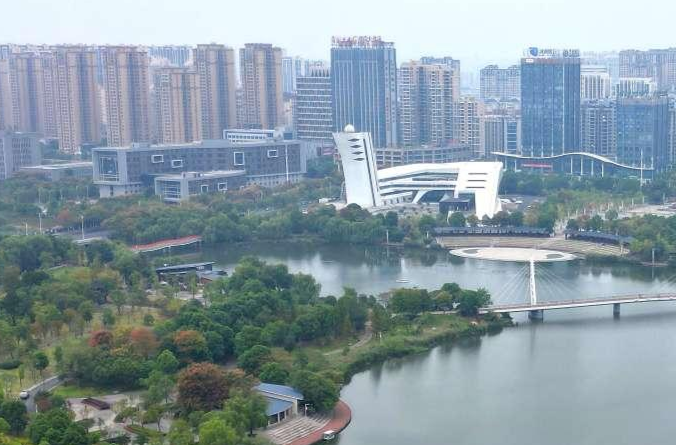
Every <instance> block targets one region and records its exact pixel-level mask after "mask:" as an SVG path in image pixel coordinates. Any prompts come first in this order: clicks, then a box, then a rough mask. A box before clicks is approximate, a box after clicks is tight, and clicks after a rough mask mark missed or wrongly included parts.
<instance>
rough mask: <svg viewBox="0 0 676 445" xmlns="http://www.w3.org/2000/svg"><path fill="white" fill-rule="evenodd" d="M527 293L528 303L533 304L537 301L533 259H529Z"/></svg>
mask: <svg viewBox="0 0 676 445" xmlns="http://www.w3.org/2000/svg"><path fill="white" fill-rule="evenodd" d="M528 293H529V295H530V304H531V306H535V305H536V304H537V303H538V294H537V290H536V289H535V259H534V258H531V259H530V277H529V280H528Z"/></svg>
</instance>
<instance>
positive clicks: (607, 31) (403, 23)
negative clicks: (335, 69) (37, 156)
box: [0, 0, 676, 69]
mask: <svg viewBox="0 0 676 445" xmlns="http://www.w3.org/2000/svg"><path fill="white" fill-rule="evenodd" d="M639 14H640V16H639ZM0 16H2V17H3V20H2V26H0V42H12V43H24V42H28V43H98V44H102V43H130V44H131V43H135V44H171V43H173V44H195V43H205V42H212V41H213V42H218V43H225V44H227V45H230V46H233V47H239V46H241V45H242V44H243V43H245V42H265V43H273V44H275V45H278V46H281V47H283V48H285V49H286V50H287V52H288V53H289V54H292V55H301V56H305V57H310V58H317V59H328V58H329V46H330V38H331V36H332V35H380V36H382V37H383V38H384V39H386V40H392V41H394V42H395V44H396V48H397V58H398V60H399V61H403V60H406V59H411V58H418V57H420V56H422V55H434V56H445V55H448V56H452V57H455V58H459V59H461V61H462V62H463V67H464V68H466V69H469V68H476V67H478V66H481V65H483V64H485V63H488V62H498V63H500V64H506V63H510V62H512V61H516V60H517V59H518V58H519V57H520V55H521V52H522V50H523V49H524V48H526V47H528V46H540V47H569V48H573V47H576V48H580V49H581V50H583V51H584V50H604V49H622V48H630V47H631V48H638V49H643V48H651V47H652V48H655V47H668V46H670V45H671V46H676V32H675V31H674V18H675V17H676V1H673V0H642V1H640V2H636V1H631V2H630V1H629V0H511V1H509V0H389V1H386V0H379V1H372V0H332V1H326V0H314V1H312V0H0Z"/></svg>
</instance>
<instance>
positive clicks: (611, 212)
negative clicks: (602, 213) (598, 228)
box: [606, 209, 619, 222]
mask: <svg viewBox="0 0 676 445" xmlns="http://www.w3.org/2000/svg"><path fill="white" fill-rule="evenodd" d="M618 216H619V215H618V213H617V210H615V209H608V211H607V212H606V219H607V220H608V221H611V222H612V221H615V220H616V219H617V217H618Z"/></svg>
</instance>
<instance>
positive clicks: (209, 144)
mask: <svg viewBox="0 0 676 445" xmlns="http://www.w3.org/2000/svg"><path fill="white" fill-rule="evenodd" d="M299 142H300V141H298V140H296V139H259V140H251V141H243V142H232V141H228V140H226V139H204V140H202V141H194V142H188V143H185V144H149V143H133V144H131V145H128V146H124V147H95V148H92V152H102V151H104V152H105V151H136V152H139V151H154V150H180V149H184V148H196V147H205V148H219V147H223V148H225V147H232V148H243V147H246V146H247V145H250V146H253V147H256V146H261V145H280V144H292V143H299Z"/></svg>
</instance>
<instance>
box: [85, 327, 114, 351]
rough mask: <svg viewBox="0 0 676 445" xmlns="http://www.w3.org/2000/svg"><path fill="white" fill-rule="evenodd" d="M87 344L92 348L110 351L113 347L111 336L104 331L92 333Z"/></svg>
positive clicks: (108, 332) (110, 333)
mask: <svg viewBox="0 0 676 445" xmlns="http://www.w3.org/2000/svg"><path fill="white" fill-rule="evenodd" d="M88 344H89V346H91V347H92V348H106V349H110V348H111V347H112V346H113V334H112V332H110V331H106V330H99V331H94V332H92V334H91V335H90V336H89V342H88Z"/></svg>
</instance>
